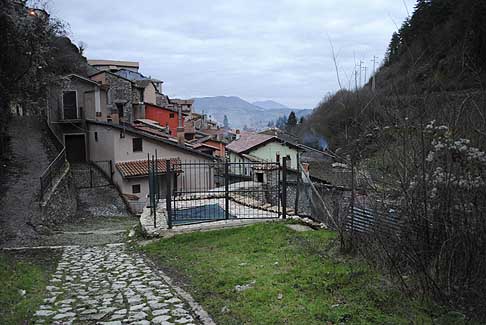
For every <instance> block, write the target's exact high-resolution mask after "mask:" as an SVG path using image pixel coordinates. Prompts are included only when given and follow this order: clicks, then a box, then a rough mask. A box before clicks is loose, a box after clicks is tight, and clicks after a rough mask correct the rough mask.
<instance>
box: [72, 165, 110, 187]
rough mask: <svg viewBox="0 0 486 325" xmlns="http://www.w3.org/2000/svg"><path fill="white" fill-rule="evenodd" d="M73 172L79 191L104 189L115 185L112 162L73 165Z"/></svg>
mask: <svg viewBox="0 0 486 325" xmlns="http://www.w3.org/2000/svg"><path fill="white" fill-rule="evenodd" d="M71 172H72V174H73V176H74V178H75V180H76V187H77V188H78V189H84V188H95V187H104V186H109V185H112V184H113V163H112V161H111V160H101V161H91V162H89V163H81V164H73V165H72V168H71Z"/></svg>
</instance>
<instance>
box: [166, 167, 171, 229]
mask: <svg viewBox="0 0 486 325" xmlns="http://www.w3.org/2000/svg"><path fill="white" fill-rule="evenodd" d="M165 168H166V169H165V170H166V173H165V175H166V176H167V191H166V194H165V204H166V210H167V227H169V229H172V202H171V199H172V167H171V165H170V159H167V160H166V161H165Z"/></svg>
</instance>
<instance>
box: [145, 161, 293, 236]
mask: <svg viewBox="0 0 486 325" xmlns="http://www.w3.org/2000/svg"><path fill="white" fill-rule="evenodd" d="M155 161H157V160H156V159H155V157H152V160H150V159H148V161H147V164H148V166H149V187H150V195H149V196H150V199H149V202H150V207H151V208H152V213H153V214H155V213H157V212H156V211H157V208H156V207H157V204H158V202H159V199H160V200H165V202H164V203H165V204H166V206H165V207H166V211H167V217H168V218H167V219H168V224H169V227H172V225H177V224H188V223H199V222H210V221H217V220H228V219H272V218H281V217H282V218H285V217H286V207H287V203H286V199H285V198H286V194H285V192H286V173H287V169H286V168H285V167H284V166H285V164H284V165H283V166H281V165H280V164H279V163H270V162H239V163H234V162H180V161H177V162H175V163H174V162H173V161H170V160H167V161H164V163H163V164H161V163H160V162H159V163H158V164H157V163H155ZM159 166H162V168H161V169H160V167H159Z"/></svg>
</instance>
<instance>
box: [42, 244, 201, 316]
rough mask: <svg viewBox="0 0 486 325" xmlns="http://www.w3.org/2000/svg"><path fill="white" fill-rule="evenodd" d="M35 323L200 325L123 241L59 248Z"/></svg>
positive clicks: (171, 291) (173, 292) (189, 310)
mask: <svg viewBox="0 0 486 325" xmlns="http://www.w3.org/2000/svg"><path fill="white" fill-rule="evenodd" d="M34 319H35V321H34V324H107V325H121V324H141V325H143V324H186V325H190V324H201V322H200V321H198V320H197V318H196V315H195V313H194V312H193V310H192V309H191V307H190V306H189V304H188V302H187V301H186V300H185V299H184V298H182V297H181V296H180V295H179V294H178V293H177V292H176V290H175V288H174V287H172V286H171V285H170V284H169V283H167V282H166V281H165V280H164V278H163V277H161V276H159V274H158V273H157V272H156V271H154V270H153V269H152V268H151V267H150V266H149V265H148V264H147V263H146V262H145V261H144V259H143V257H142V256H140V255H138V254H136V253H134V252H130V251H128V249H127V248H126V246H125V245H124V244H108V245H104V246H93V247H82V246H71V247H66V248H64V252H63V255H62V258H61V261H60V262H59V264H58V267H57V270H56V272H55V273H54V274H53V276H52V278H51V279H50V283H49V285H48V286H47V297H46V298H45V299H44V301H43V304H42V305H41V306H40V308H39V310H38V311H37V312H36V313H35V316H34Z"/></svg>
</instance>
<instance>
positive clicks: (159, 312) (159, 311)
mask: <svg viewBox="0 0 486 325" xmlns="http://www.w3.org/2000/svg"><path fill="white" fill-rule="evenodd" d="M169 311H170V309H166V308H164V309H157V310H152V315H154V316H160V315H165V314H168V313H169Z"/></svg>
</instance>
